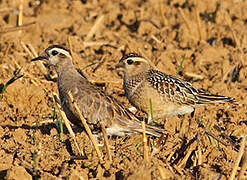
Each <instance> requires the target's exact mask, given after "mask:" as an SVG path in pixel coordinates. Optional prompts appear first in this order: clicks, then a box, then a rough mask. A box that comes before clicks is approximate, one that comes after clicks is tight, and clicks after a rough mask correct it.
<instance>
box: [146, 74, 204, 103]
mask: <svg viewBox="0 0 247 180" xmlns="http://www.w3.org/2000/svg"><path fill="white" fill-rule="evenodd" d="M148 81H149V83H150V84H151V85H152V86H153V87H154V88H155V89H157V91H158V92H159V93H160V94H163V95H164V96H165V98H167V99H168V100H169V101H173V102H177V103H181V104H187V105H195V104H200V101H199V99H198V97H197V95H198V94H199V90H198V89H196V88H195V87H193V86H192V84H190V83H189V82H186V81H184V80H181V79H179V78H177V77H175V76H172V75H168V74H165V73H162V72H160V71H157V70H150V71H149V72H148Z"/></svg>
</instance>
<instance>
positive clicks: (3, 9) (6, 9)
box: [0, 7, 14, 13]
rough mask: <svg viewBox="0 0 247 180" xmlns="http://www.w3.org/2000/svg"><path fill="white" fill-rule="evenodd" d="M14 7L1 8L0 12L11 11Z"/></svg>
mask: <svg viewBox="0 0 247 180" xmlns="http://www.w3.org/2000/svg"><path fill="white" fill-rule="evenodd" d="M13 10H14V9H13V8H7V7H6V8H2V9H0V13H3V12H10V11H13Z"/></svg>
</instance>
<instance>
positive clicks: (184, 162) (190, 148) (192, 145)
mask: <svg viewBox="0 0 247 180" xmlns="http://www.w3.org/2000/svg"><path fill="white" fill-rule="evenodd" d="M196 142H197V141H194V142H193V143H192V144H191V145H190V147H189V150H188V152H187V153H186V155H185V157H184V158H183V159H182V161H181V162H180V164H179V165H178V166H177V167H178V168H184V166H185V165H186V162H187V161H188V159H189V157H190V155H191V153H192V152H193V151H194V149H195V147H196Z"/></svg>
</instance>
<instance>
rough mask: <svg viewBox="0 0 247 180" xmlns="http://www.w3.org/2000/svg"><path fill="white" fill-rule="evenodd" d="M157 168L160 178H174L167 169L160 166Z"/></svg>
mask: <svg viewBox="0 0 247 180" xmlns="http://www.w3.org/2000/svg"><path fill="white" fill-rule="evenodd" d="M158 170H159V173H160V177H161V179H174V174H173V173H172V172H170V171H169V170H168V169H165V168H163V167H162V166H158Z"/></svg>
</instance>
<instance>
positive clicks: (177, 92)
mask: <svg viewBox="0 0 247 180" xmlns="http://www.w3.org/2000/svg"><path fill="white" fill-rule="evenodd" d="M116 69H118V70H121V71H123V72H124V76H123V84H124V91H125V95H126V97H127V98H128V100H129V102H130V103H131V104H132V105H133V106H134V107H136V108H137V109H138V110H140V111H142V112H145V113H146V114H147V115H148V120H149V121H150V120H151V110H152V114H153V119H160V118H167V117H170V116H174V115H183V114H186V113H192V112H194V109H195V108H197V107H200V106H203V105H207V104H212V103H226V102H229V103H235V100H234V98H231V97H226V96H221V95H215V94H210V93H206V92H204V91H202V90H199V89H197V88H196V87H194V86H193V85H192V84H190V83H189V82H187V81H184V80H182V79H179V78H177V77H175V76H172V75H168V74H165V73H163V72H160V71H158V70H155V69H153V68H152V67H151V65H150V63H149V62H148V61H147V60H146V59H145V58H144V57H142V56H140V55H138V54H135V53H130V54H127V55H124V56H123V57H122V58H121V59H120V61H119V63H118V64H117V65H116Z"/></svg>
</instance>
